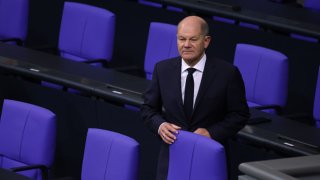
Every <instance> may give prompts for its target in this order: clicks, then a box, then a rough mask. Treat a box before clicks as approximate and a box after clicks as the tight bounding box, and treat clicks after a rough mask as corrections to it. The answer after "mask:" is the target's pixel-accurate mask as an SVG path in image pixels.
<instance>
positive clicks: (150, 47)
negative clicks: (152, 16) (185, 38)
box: [144, 22, 179, 80]
mask: <svg viewBox="0 0 320 180" xmlns="http://www.w3.org/2000/svg"><path fill="white" fill-rule="evenodd" d="M176 56H179V52H178V47H177V26H176V25H172V24H166V23H159V22H151V23H150V28H149V37H148V42H147V49H146V55H145V61H144V71H145V73H146V77H147V79H149V80H150V79H152V73H153V68H154V66H155V64H156V63H157V62H159V61H161V60H164V59H168V58H171V57H176Z"/></svg>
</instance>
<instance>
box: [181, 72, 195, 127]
mask: <svg viewBox="0 0 320 180" xmlns="http://www.w3.org/2000/svg"><path fill="white" fill-rule="evenodd" d="M187 71H188V76H187V80H186V86H185V90H184V104H183V107H184V112H185V114H186V117H187V121H188V122H190V121H191V115H192V111H193V92H194V81H193V75H192V74H193V73H194V72H195V71H196V69H195V68H188V69H187Z"/></svg>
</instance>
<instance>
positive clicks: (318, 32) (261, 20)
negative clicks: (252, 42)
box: [163, 0, 320, 38]
mask: <svg viewBox="0 0 320 180" xmlns="http://www.w3.org/2000/svg"><path fill="white" fill-rule="evenodd" d="M163 3H166V4H170V5H175V6H179V7H183V8H185V9H187V10H190V11H194V12H200V13H204V14H210V15H217V16H222V17H227V18H233V19H235V20H240V21H245V22H249V23H254V24H258V25H261V26H262V27H264V28H267V29H272V30H278V31H284V32H288V33H291V32H292V33H300V34H304V35H309V36H313V37H317V38H320V24H319V22H320V12H317V11H312V10H307V9H304V8H298V7H291V6H285V5H282V4H280V3H274V2H271V1H268V0H263V1H259V3H257V1H256V0H163Z"/></svg>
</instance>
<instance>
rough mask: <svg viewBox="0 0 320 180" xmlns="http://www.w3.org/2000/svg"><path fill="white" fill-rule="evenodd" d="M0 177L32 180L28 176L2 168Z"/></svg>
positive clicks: (3, 178)
mask: <svg viewBox="0 0 320 180" xmlns="http://www.w3.org/2000/svg"><path fill="white" fill-rule="evenodd" d="M0 179H1V180H30V178H28V177H26V176H22V175H20V174H17V173H15V172H12V171H9V170H6V169H2V168H0Z"/></svg>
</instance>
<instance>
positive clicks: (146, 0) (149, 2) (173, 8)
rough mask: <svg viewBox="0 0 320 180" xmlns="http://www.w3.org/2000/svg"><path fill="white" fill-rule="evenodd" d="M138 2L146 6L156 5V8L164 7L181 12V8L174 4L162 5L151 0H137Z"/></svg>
mask: <svg viewBox="0 0 320 180" xmlns="http://www.w3.org/2000/svg"><path fill="white" fill-rule="evenodd" d="M138 3H140V4H143V5H146V6H152V7H156V8H163V7H166V8H167V10H169V11H176V12H183V9H182V8H178V7H175V6H164V5H162V4H161V3H160V2H152V1H148V0H138Z"/></svg>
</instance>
